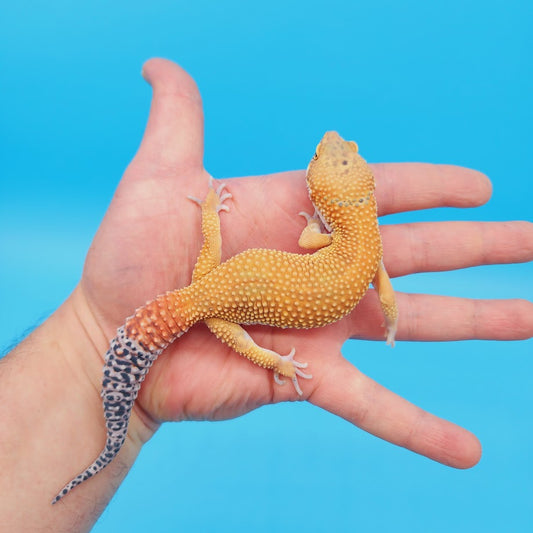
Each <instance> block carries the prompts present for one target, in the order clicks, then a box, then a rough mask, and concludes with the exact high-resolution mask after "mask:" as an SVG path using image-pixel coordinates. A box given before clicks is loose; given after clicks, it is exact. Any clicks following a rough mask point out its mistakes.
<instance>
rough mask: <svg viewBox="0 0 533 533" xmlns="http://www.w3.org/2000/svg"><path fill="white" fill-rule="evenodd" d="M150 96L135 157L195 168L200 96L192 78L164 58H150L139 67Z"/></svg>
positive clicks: (199, 137) (200, 144) (200, 148)
mask: <svg viewBox="0 0 533 533" xmlns="http://www.w3.org/2000/svg"><path fill="white" fill-rule="evenodd" d="M142 75H143V77H144V79H145V80H146V81H147V82H148V83H149V84H150V85H151V87H152V91H153V96H152V105H151V108H150V115H149V117H148V123H147V125H146V129H145V132H144V136H143V139H142V142H141V146H140V147H139V150H138V153H137V156H136V157H137V158H141V159H142V160H143V161H144V162H145V163H149V164H151V163H153V164H155V165H157V166H163V167H165V168H171V169H180V170H181V171H183V170H187V171H190V170H198V169H201V168H202V166H203V149H204V147H203V143H204V140H203V137H204V131H203V130H204V127H203V126H204V124H203V111H202V100H201V97H200V93H199V91H198V87H197V86H196V83H195V81H194V80H193V79H192V78H191V77H190V76H189V74H187V72H185V71H184V70H183V69H182V68H181V67H179V66H178V65H176V64H175V63H173V62H172V61H169V60H167V59H160V58H155V59H150V60H148V61H147V62H146V63H145V64H144V65H143V69H142Z"/></svg>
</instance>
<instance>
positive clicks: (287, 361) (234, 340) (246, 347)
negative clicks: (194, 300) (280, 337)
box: [205, 318, 313, 396]
mask: <svg viewBox="0 0 533 533" xmlns="http://www.w3.org/2000/svg"><path fill="white" fill-rule="evenodd" d="M205 323H206V324H207V327H208V328H209V329H210V330H211V332H212V333H214V335H215V336H216V337H217V338H218V339H220V340H221V341H222V342H224V343H225V344H227V345H228V346H230V347H231V348H232V349H233V350H235V351H236V352H237V353H239V354H241V355H244V356H245V357H247V358H248V359H250V361H252V362H253V363H255V364H256V365H259V366H262V367H263V368H268V369H271V370H273V371H274V380H275V382H276V383H277V384H278V385H283V384H284V381H283V380H282V379H280V377H279V375H280V374H281V375H282V376H285V377H288V378H289V379H290V380H291V381H292V383H293V385H294V388H295V389H296V392H297V393H298V395H299V396H302V394H303V392H302V389H301V388H300V385H299V383H298V376H300V377H301V378H304V379H311V378H312V377H313V376H312V375H311V374H306V373H304V372H303V371H302V370H301V369H302V368H306V367H307V363H302V362H300V361H295V359H294V354H295V352H296V350H295V349H294V348H293V349H292V350H291V351H290V353H289V354H288V355H281V354H279V353H277V352H274V351H273V350H269V349H268V348H263V347H261V346H258V345H257V344H256V343H255V342H254V341H253V339H252V337H250V335H249V334H248V332H247V331H246V330H245V329H244V328H243V327H241V326H240V325H239V324H235V323H234V322H230V321H228V320H223V319H221V318H208V319H207V320H206V321H205Z"/></svg>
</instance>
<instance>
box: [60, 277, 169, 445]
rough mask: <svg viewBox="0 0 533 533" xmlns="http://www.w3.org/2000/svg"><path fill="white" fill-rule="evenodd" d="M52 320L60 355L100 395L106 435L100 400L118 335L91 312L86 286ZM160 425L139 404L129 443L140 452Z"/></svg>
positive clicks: (78, 289)
mask: <svg viewBox="0 0 533 533" xmlns="http://www.w3.org/2000/svg"><path fill="white" fill-rule="evenodd" d="M56 314H57V315H58V316H57V317H56ZM55 318H57V325H58V326H59V328H60V330H59V331H58V332H57V331H56V332H54V325H55V324H54V323H53V322H54V319H55ZM51 320H52V324H51V332H52V334H54V335H55V334H57V335H58V337H57V338H58V339H59V340H58V342H59V343H60V344H61V350H60V352H61V353H62V354H63V357H64V359H65V362H66V363H67V364H68V366H69V368H70V369H71V371H72V372H73V373H74V374H75V379H76V380H77V381H79V382H83V381H85V386H87V387H88V388H90V389H91V391H93V392H94V393H96V394H95V398H96V404H95V407H96V411H97V412H98V416H99V417H100V419H101V432H102V434H103V435H105V427H104V417H103V408H102V400H101V397H100V391H101V389H102V370H103V365H104V358H105V353H106V352H107V350H108V349H109V343H110V340H111V338H112V337H114V336H115V333H116V332H115V330H114V328H113V327H111V328H110V327H109V326H106V325H102V323H101V321H100V320H99V319H98V318H97V315H96V313H94V312H93V310H92V309H91V306H90V304H89V303H88V299H87V298H86V297H85V294H84V292H83V289H82V286H78V287H76V289H75V290H74V291H73V293H72V294H71V295H70V297H69V298H68V300H67V301H66V302H65V303H64V304H63V305H62V306H61V308H60V309H58V311H57V312H56V313H55V314H54V316H53V317H51ZM81 386H83V385H81ZM159 426H160V424H159V423H157V422H155V421H154V420H153V419H152V417H151V416H150V415H149V414H148V413H147V412H146V411H145V410H144V409H143V408H142V407H141V406H140V405H139V404H138V402H136V403H135V405H134V408H133V411H132V415H131V418H130V423H129V427H128V436H127V440H126V444H128V442H129V444H131V445H132V446H133V447H134V448H135V449H136V450H137V453H138V451H139V450H140V448H141V447H142V446H143V445H144V444H145V443H146V442H147V441H148V440H150V438H151V437H152V436H153V435H154V433H155V432H156V431H157V429H158V428H159Z"/></svg>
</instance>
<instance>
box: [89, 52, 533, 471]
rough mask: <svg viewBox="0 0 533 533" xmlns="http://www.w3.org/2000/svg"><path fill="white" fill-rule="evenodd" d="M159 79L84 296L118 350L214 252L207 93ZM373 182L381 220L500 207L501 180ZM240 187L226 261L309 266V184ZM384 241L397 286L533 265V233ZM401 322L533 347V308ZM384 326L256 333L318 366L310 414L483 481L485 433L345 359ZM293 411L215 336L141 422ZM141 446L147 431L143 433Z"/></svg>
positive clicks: (169, 353) (184, 359) (410, 174)
mask: <svg viewBox="0 0 533 533" xmlns="http://www.w3.org/2000/svg"><path fill="white" fill-rule="evenodd" d="M144 75H145V77H146V79H147V81H148V82H149V83H150V84H151V85H152V88H153V92H154V96H153V102H152V108H151V112H150V117H149V121H148V125H147V128H146V132H145V136H144V139H143V141H142V144H141V146H140V149H139V151H138V153H137V155H136V156H135V158H134V160H133V161H132V163H131V165H130V166H129V168H128V169H127V171H126V172H125V174H124V177H123V179H122V181H121V183H120V185H119V187H118V189H117V192H116V194H115V197H114V199H113V201H112V203H111V206H110V208H109V210H108V212H107V214H106V217H105V219H104V221H103V223H102V225H101V227H100V229H99V231H98V234H97V235H96V237H95V240H94V243H93V245H92V247H91V250H90V252H89V254H88V256H87V262H86V266H85V270H84V273H83V277H82V281H81V284H80V287H79V291H80V294H81V296H82V298H81V301H83V302H85V304H86V305H87V308H88V309H90V312H91V314H92V315H93V317H94V319H95V323H97V324H98V326H99V328H101V330H102V331H103V332H104V336H105V337H106V338H107V339H110V338H111V337H113V336H114V333H115V330H116V328H117V327H118V326H120V325H121V324H122V323H123V322H124V319H125V318H126V317H127V316H129V315H131V314H132V312H133V311H134V309H135V308H136V307H138V306H140V305H142V304H144V303H145V301H147V300H149V299H152V298H153V297H155V296H156V295H157V294H160V293H162V292H165V291H167V290H172V289H175V288H179V287H183V286H185V285H188V284H189V283H190V279H191V273H192V267H193V266H194V263H195V260H196V256H197V254H198V252H199V249H200V246H201V241H202V237H201V231H200V212H199V209H198V207H197V206H195V205H194V204H193V203H192V202H190V201H189V200H188V199H187V195H193V196H196V197H203V196H204V195H205V192H206V191H207V186H208V174H207V172H206V170H205V169H204V168H203V163H202V155H203V131H202V130H203V117H202V107H201V101H200V98H199V95H198V92H197V89H196V86H195V84H194V82H193V81H192V80H191V79H190V78H189V77H188V76H187V74H186V73H185V72H183V71H182V70H181V69H180V68H179V67H177V66H176V65H174V64H172V63H170V62H168V61H164V60H159V59H156V60H152V61H150V62H148V63H147V64H146V66H145V69H144ZM313 148H314V147H313ZM310 150H311V152H312V149H310ZM373 170H374V172H375V177H376V182H377V191H376V194H377V199H378V205H379V207H380V214H381V215H384V214H388V213H394V212H399V211H408V210H415V209H426V208H430V207H438V206H454V207H473V206H476V205H480V204H482V203H484V202H485V201H486V200H488V198H489V196H490V192H491V188H490V183H489V181H488V180H487V178H485V177H484V176H483V175H481V174H480V173H478V172H475V171H471V170H467V169H463V168H459V167H450V166H437V165H426V164H398V165H394V164H390V165H385V164H383V165H373ZM227 186H228V190H229V191H230V192H231V193H232V194H233V200H232V201H231V202H229V203H228V205H229V206H230V213H228V214H226V213H222V214H221V224H222V238H223V260H224V258H227V257H230V256H232V255H234V254H235V253H237V252H240V251H242V250H244V249H247V248H252V247H265V248H276V249H281V250H287V251H293V252H297V251H299V250H298V247H297V241H298V236H299V234H300V232H301V230H302V227H303V219H301V217H298V216H297V213H298V212H299V211H302V210H307V211H311V210H312V209H311V207H310V203H309V199H308V197H307V191H306V187H305V181H304V173H303V172H285V173H280V174H275V175H270V176H262V177H254V178H236V179H232V180H231V181H228V182H227ZM265 200H266V201H265ZM266 202H268V204H267V203H266ZM382 235H383V242H384V260H385V264H386V266H387V270H388V272H389V274H390V275H391V277H396V276H400V275H406V274H411V273H414V272H422V271H440V270H449V269H456V268H464V267H467V266H473V265H479V264H488V263H496V262H519V261H527V260H530V259H532V258H533V230H532V226H531V225H530V224H527V223H523V222H515V223H500V224H482V223H466V222H464V223H463V222H447V223H434V224H411V225H396V226H385V227H383V228H382ZM398 307H399V309H400V322H399V329H398V334H397V339H398V340H457V339H467V338H468V339H470V338H476V339H495V338H498V339H518V338H527V337H529V336H530V335H531V334H532V332H533V320H532V315H533V312H532V311H533V305H532V304H531V303H530V302H526V301H518V300H514V301H473V300H467V299H461V298H446V297H438V296H429V295H408V294H398ZM422 317H423V318H422ZM381 323H382V316H381V312H380V309H379V305H378V303H377V299H376V298H375V296H374V295H373V294H372V291H370V292H369V294H368V295H367V297H365V298H364V300H363V301H362V302H361V303H360V304H359V305H358V306H357V308H356V309H355V310H354V312H352V313H351V314H350V315H349V316H348V317H346V318H344V319H343V320H341V321H339V322H337V323H335V324H332V325H330V326H327V327H324V328H320V329H314V330H281V329H277V328H267V327H247V330H248V331H249V333H250V334H251V335H252V337H253V338H254V340H256V342H257V343H258V344H260V345H262V346H264V347H267V348H270V349H273V350H275V351H278V352H280V353H287V352H288V351H289V350H290V348H292V347H293V346H294V347H295V348H296V350H297V354H299V359H300V360H302V361H306V362H308V363H309V368H310V372H312V374H313V376H314V377H313V379H312V380H309V381H307V380H306V381H305V383H302V388H303V392H304V397H303V398H304V399H307V400H309V401H310V402H312V403H313V404H315V405H318V406H319V407H322V408H324V409H327V410H329V411H331V412H332V413H334V414H337V415H339V416H342V417H343V418H345V419H347V420H349V421H350V422H352V423H354V424H355V425H357V426H359V427H361V428H363V429H365V430H366V431H369V432H371V433H373V434H375V435H377V436H379V437H381V438H384V439H386V440H389V441H391V442H394V443H396V444H398V445H401V446H405V447H406V448H409V449H411V450H413V451H416V452H417V453H421V454H423V455H426V456H428V457H430V458H432V459H434V460H437V461H440V462H442V463H445V464H449V465H451V466H455V467H460V468H461V467H469V466H472V465H473V464H475V463H476V462H477V461H478V459H479V456H480V447H479V443H478V441H477V439H476V438H475V437H474V436H473V435H472V434H471V433H469V432H468V431H466V430H464V429H462V428H459V427H458V426H456V425H454V424H451V423H450V422H447V421H445V420H442V419H439V418H437V417H434V416H433V415H430V414H429V413H426V412H425V411H422V410H421V409H419V408H417V407H415V406H413V405H412V404H410V403H409V402H407V401H406V400H404V399H402V398H400V397H399V396H397V395H395V394H393V393H392V392H390V391H388V390H386V389H384V388H383V387H381V386H380V385H378V384H377V383H375V382H374V381H373V380H371V379H370V378H368V377H367V376H364V375H363V374H362V373H361V372H359V371H358V370H357V369H356V368H355V367H353V366H352V365H351V364H350V363H349V362H347V361H346V360H345V359H344V358H343V357H342V355H341V353H340V350H341V346H342V344H343V343H344V342H345V341H346V340H347V339H348V338H350V337H357V338H367V339H379V338H382V337H383V329H382V328H381V327H380V326H381ZM496 324H497V325H498V327H495V325H496ZM106 348H107V347H105V348H104V349H103V351H102V356H103V353H104V352H105V350H106ZM290 399H296V394H295V392H294V389H293V388H292V387H289V386H286V387H280V386H278V385H275V384H274V382H273V379H272V373H271V372H269V371H266V370H263V369H261V368H258V367H255V366H253V365H252V364H251V363H250V362H249V361H247V360H245V359H243V358H242V357H239V356H238V355H237V354H235V353H234V352H232V351H231V350H230V349H228V348H227V347H226V346H225V345H223V344H221V343H220V342H219V341H218V340H217V339H216V338H215V337H214V336H213V335H212V334H211V333H210V332H209V331H208V330H207V328H205V327H204V326H203V325H202V324H199V325H197V326H195V327H193V328H191V330H190V331H189V332H188V333H187V334H186V335H184V336H183V337H181V338H180V339H179V340H178V341H177V342H175V343H174V344H173V345H171V346H170V347H169V348H167V350H165V352H164V353H163V354H162V355H161V356H160V358H159V360H158V361H157V362H156V364H155V365H154V367H153V368H152V370H151V371H150V373H149V374H148V377H147V379H146V381H145V383H144V384H143V386H142V388H141V392H140V395H139V398H138V400H137V404H136V408H135V409H136V412H137V414H138V415H139V419H140V420H142V421H143V422H144V424H146V425H148V426H149V427H150V429H151V431H153V430H155V428H156V427H157V425H158V424H159V423H161V422H163V421H167V420H183V419H225V418H231V417H235V416H238V415H241V414H243V413H245V412H248V411H250V410H252V409H254V408H256V407H258V406H261V405H264V404H267V403H273V402H279V401H284V400H290ZM132 431H133V432H136V431H138V432H139V433H141V432H142V431H143V430H142V429H139V428H138V426H137V425H136V424H135V423H133V424H132V425H130V432H132ZM143 438H146V437H143Z"/></svg>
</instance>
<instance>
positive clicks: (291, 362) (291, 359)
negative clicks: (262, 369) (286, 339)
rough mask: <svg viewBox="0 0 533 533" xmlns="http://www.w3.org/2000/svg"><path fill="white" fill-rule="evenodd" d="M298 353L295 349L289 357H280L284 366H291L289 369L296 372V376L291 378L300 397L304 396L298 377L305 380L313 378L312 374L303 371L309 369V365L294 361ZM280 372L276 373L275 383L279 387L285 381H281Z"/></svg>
mask: <svg viewBox="0 0 533 533" xmlns="http://www.w3.org/2000/svg"><path fill="white" fill-rule="evenodd" d="M295 353H296V350H295V349H294V348H293V349H292V350H291V351H290V353H289V354H287V355H280V357H281V360H282V362H283V366H287V365H288V366H289V368H292V369H293V370H294V374H295V375H294V376H293V377H292V378H291V381H292V384H293V385H294V388H295V389H296V392H297V393H298V395H299V396H302V395H303V392H302V389H301V388H300V384H299V383H298V376H300V377H301V378H304V379H311V378H312V377H313V376H312V375H311V374H306V373H305V372H303V371H302V370H301V369H302V368H307V363H301V362H300V361H296V360H295V359H294V354H295ZM279 374H280V372H277V371H274V381H275V382H276V383H277V384H278V385H284V384H285V380H284V379H281V378H280V377H279Z"/></svg>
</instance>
